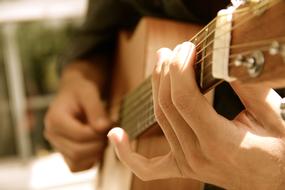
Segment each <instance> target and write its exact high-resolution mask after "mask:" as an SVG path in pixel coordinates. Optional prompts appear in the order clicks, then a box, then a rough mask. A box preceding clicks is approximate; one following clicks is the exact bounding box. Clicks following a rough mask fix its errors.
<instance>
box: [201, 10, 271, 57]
mask: <svg viewBox="0 0 285 190" xmlns="http://www.w3.org/2000/svg"><path fill="white" fill-rule="evenodd" d="M272 6H273V5H272ZM268 8H270V7H268ZM256 16H257V15H255V14H250V16H247V17H246V19H244V20H242V21H240V22H238V23H237V24H234V25H233V26H232V27H231V29H229V30H227V31H225V32H223V33H221V34H220V35H218V36H217V37H216V38H214V39H212V40H211V41H210V42H209V43H207V44H206V45H205V46H204V47H203V48H202V49H201V50H200V51H198V52H197V55H199V54H200V53H201V52H203V51H204V50H205V49H206V48H208V46H209V45H212V44H213V43H214V42H215V40H216V39H218V38H221V37H223V36H224V35H225V34H227V33H229V32H231V31H233V30H234V29H236V28H237V27H239V26H241V25H243V24H245V23H246V22H248V21H250V20H251V19H253V18H255V17H256ZM236 19H237V18H236ZM239 19H240V18H239ZM226 24H227V23H226ZM226 24H223V25H222V26H225V25H226ZM214 32H215V30H213V31H211V32H210V33H209V34H208V35H207V36H206V37H205V38H204V40H203V42H205V40H207V38H208V37H209V36H210V35H212V34H213V33H214ZM200 44H201V42H200V43H199V44H198V45H200Z"/></svg>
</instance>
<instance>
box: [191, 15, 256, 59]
mask: <svg viewBox="0 0 285 190" xmlns="http://www.w3.org/2000/svg"><path fill="white" fill-rule="evenodd" d="M252 17H255V15H253V16H252ZM244 22H245V21H244ZM237 25H238V24H237ZM208 27H209V26H208ZM236 27H237V26H236V25H235V28H236ZM233 28H234V27H233ZM233 28H232V29H233ZM232 29H231V30H232ZM208 36H209V35H208ZM196 37H197V35H196ZM210 43H212V41H211V42H210ZM210 43H209V44H210ZM200 44H201V43H200ZM209 44H207V46H208V45H209ZM198 45H199V44H198ZM203 49H205V48H203ZM201 61H202V60H200V62H201Z"/></svg>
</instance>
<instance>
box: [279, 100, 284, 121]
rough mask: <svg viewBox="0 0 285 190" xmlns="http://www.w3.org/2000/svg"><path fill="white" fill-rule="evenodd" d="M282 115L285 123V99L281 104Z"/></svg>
mask: <svg viewBox="0 0 285 190" xmlns="http://www.w3.org/2000/svg"><path fill="white" fill-rule="evenodd" d="M280 114H281V117H282V119H283V120H284V121H285V98H282V100H281V103H280Z"/></svg>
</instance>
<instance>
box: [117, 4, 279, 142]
mask: <svg viewBox="0 0 285 190" xmlns="http://www.w3.org/2000/svg"><path fill="white" fill-rule="evenodd" d="M280 2H281V3H280ZM277 3H279V4H278V5H277V6H275V5H276V4H277ZM280 4H281V6H280ZM284 5H285V1H282V0H264V1H263V3H262V4H257V5H256V6H257V7H258V8H255V7H254V6H251V5H249V6H245V7H242V8H241V9H240V10H239V9H238V11H237V13H236V14H235V19H234V22H235V23H236V25H235V26H233V34H234V38H233V40H232V42H233V43H232V44H233V45H235V47H236V48H234V49H233V50H232V47H231V46H230V47H224V48H229V49H230V50H231V52H230V60H229V61H230V62H231V61H234V60H235V59H234V58H235V57H238V56H236V54H237V52H238V54H237V55H240V54H241V55H244V54H246V53H248V52H249V54H250V53H251V52H255V51H256V50H257V49H256V48H258V50H260V46H255V45H256V44H260V43H261V44H263V45H264V39H263V38H259V37H260V36H262V35H266V39H267V41H269V42H272V41H274V39H279V42H281V43H282V44H283V42H285V36H284V34H285V29H284V28H285V27H284V24H283V25H282V27H280V26H276V30H274V28H272V29H273V31H274V32H269V31H266V30H263V31H260V32H259V36H258V37H256V38H255V33H256V32H255V30H251V31H250V33H247V34H245V33H244V34H243V35H249V36H252V37H251V38H250V39H247V41H246V42H244V41H243V40H235V38H236V37H237V38H239V39H242V38H243V37H240V36H238V33H237V32H235V31H236V30H238V29H239V28H242V26H249V25H251V22H252V20H253V21H254V22H255V23H256V22H257V23H263V22H264V21H268V17H270V14H269V15H268V14H267V15H266V14H263V15H261V16H260V14H254V13H252V9H254V10H255V11H256V10H258V11H259V10H260V9H262V11H263V12H264V11H265V10H267V9H269V11H268V12H270V13H272V12H276V11H275V10H273V9H271V8H272V7H273V8H275V9H276V8H278V9H279V10H280V11H281V10H282V11H281V13H280V11H279V18H275V19H276V20H277V22H278V23H282V22H284V19H285V18H284V17H285V16H284V15H285V14H284V10H285V9H284ZM252 7H253V8H252ZM280 7H281V8H280ZM277 12H278V11H277ZM275 17H276V16H275ZM259 26H260V24H259ZM263 27H266V25H265V26H263ZM215 30H216V19H214V20H213V21H212V22H210V23H209V24H208V25H206V26H205V27H204V28H203V29H202V30H201V31H200V32H199V33H198V34H196V35H195V36H194V37H193V38H192V39H191V40H190V41H191V42H192V43H194V44H195V45H196V52H197V55H196V64H195V67H194V70H195V74H196V76H195V77H196V81H197V85H198V87H199V88H200V91H201V93H203V94H205V93H206V92H208V91H209V90H210V89H212V88H214V87H215V86H216V85H218V84H219V83H221V82H222V81H223V80H221V79H216V78H214V77H213V76H212V61H213V57H212V56H213V55H212V54H213V52H214V51H215V49H213V46H214V45H213V44H214V39H215V38H216V37H214V36H215ZM269 33H272V35H268V34H269ZM282 35H283V36H282ZM280 37H281V38H280ZM261 39H262V40H261ZM275 41H276V40H275ZM241 42H242V43H241ZM249 42H250V43H249ZM247 44H249V45H247ZM253 44H255V45H253ZM283 45H284V44H283ZM239 47H241V48H239ZM262 47H263V46H262ZM268 48H270V47H268ZM268 48H267V49H265V50H266V51H268V50H269V49H268ZM237 50H239V51H237ZM263 50H264V47H263ZM283 51H284V50H283ZM244 52H246V53H244ZM283 53H284V52H283ZM280 57H281V56H280ZM283 58H284V60H285V56H284V57H283ZM281 59H282V58H281ZM229 69H230V71H231V72H232V73H235V72H234V71H235V69H233V66H232V65H230V64H229ZM246 75H248V73H246ZM233 76H235V75H233ZM235 77H236V76H235ZM238 77H239V78H241V79H243V78H244V77H245V74H244V75H239V76H238ZM246 77H247V76H246ZM155 123H156V120H155V116H154V110H153V97H152V86H151V78H150V77H149V78H147V79H146V80H145V81H144V82H143V83H142V84H141V85H140V86H139V87H137V88H136V89H135V90H133V91H132V92H131V93H130V94H129V95H127V96H126V97H125V98H124V99H123V101H122V104H121V107H120V116H119V125H120V127H122V128H124V129H125V130H126V132H127V133H128V134H129V136H130V138H136V137H137V136H139V135H140V134H141V133H142V132H144V131H145V130H146V129H148V128H149V127H151V126H152V125H153V124H155Z"/></svg>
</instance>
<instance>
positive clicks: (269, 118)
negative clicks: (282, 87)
mask: <svg viewBox="0 0 285 190" xmlns="http://www.w3.org/2000/svg"><path fill="white" fill-rule="evenodd" d="M231 86H232V87H233V89H234V90H235V92H236V93H237V94H238V96H239V98H240V99H241V101H242V103H243V104H244V106H245V108H246V110H247V112H249V114H250V115H251V116H252V117H254V118H255V120H258V122H259V124H260V125H259V126H263V128H265V129H266V130H270V131H271V132H273V133H275V134H276V135H280V134H283V135H284V134H285V127H284V125H285V124H284V121H283V120H282V117H281V114H280V103H281V100H282V98H281V97H280V96H279V95H278V94H277V92H275V91H274V90H273V89H272V88H270V87H267V86H265V85H259V84H255V85H251V84H241V83H239V82H238V81H235V82H232V83H231ZM249 114H247V115H249Z"/></svg>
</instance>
